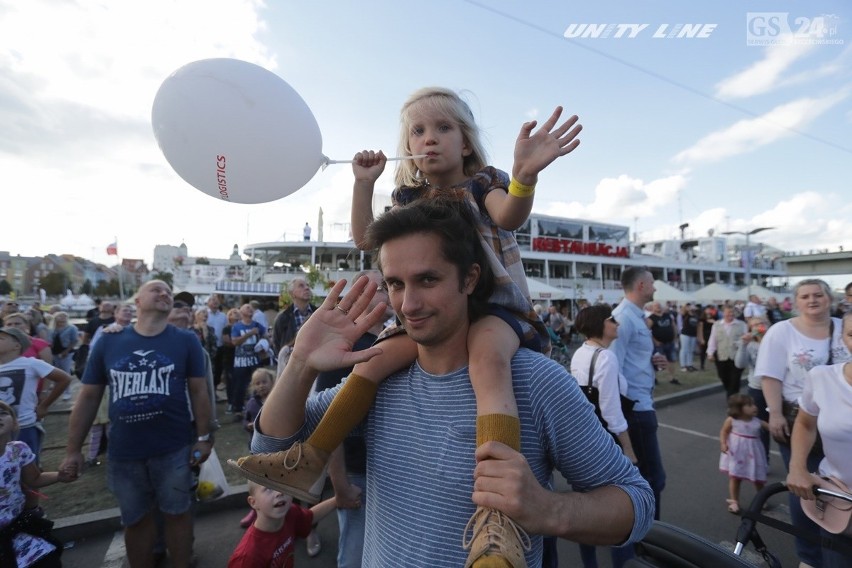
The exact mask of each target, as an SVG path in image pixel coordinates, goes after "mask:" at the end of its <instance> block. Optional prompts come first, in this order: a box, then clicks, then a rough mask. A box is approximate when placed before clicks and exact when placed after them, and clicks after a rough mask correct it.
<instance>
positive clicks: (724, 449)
mask: <svg viewBox="0 0 852 568" xmlns="http://www.w3.org/2000/svg"><path fill="white" fill-rule="evenodd" d="M722 453H723V454H727V453H728V444H722Z"/></svg>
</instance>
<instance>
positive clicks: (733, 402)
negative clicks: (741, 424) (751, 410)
mask: <svg viewBox="0 0 852 568" xmlns="http://www.w3.org/2000/svg"><path fill="white" fill-rule="evenodd" d="M749 404H754V399H753V398H752V397H751V396H750V395H747V394H732V395H731V396H729V397H728V416H730V417H731V418H739V417H740V416H742V415H743V407H745V406H747V405H749Z"/></svg>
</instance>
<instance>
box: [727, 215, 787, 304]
mask: <svg viewBox="0 0 852 568" xmlns="http://www.w3.org/2000/svg"><path fill="white" fill-rule="evenodd" d="M774 228H775V227H758V228H757V229H752V230H751V231H723V232H722V234H723V235H744V236H745V241H746V244H745V250H746V253H748V252H749V251H750V250H751V245H750V243H749V237H751V236H752V235H756V234H757V233H759V232H761V231H768V230H770V229H774ZM740 256H741V257H742V255H740ZM743 264H745V279H746V296H748V297H747V298H746V300H751V255H748V257H747V258H745V262H744V263H743Z"/></svg>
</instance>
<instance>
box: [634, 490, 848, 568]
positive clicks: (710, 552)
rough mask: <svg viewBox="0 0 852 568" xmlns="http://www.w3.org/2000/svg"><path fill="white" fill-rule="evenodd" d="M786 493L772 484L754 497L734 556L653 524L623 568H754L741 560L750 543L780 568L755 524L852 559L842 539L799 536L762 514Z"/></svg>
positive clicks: (667, 526)
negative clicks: (769, 502)
mask: <svg viewBox="0 0 852 568" xmlns="http://www.w3.org/2000/svg"><path fill="white" fill-rule="evenodd" d="M785 491H787V486H786V485H784V484H783V483H780V482H779V483H772V484H770V485H767V486H766V487H764V488H763V489H762V490H761V491H759V492H758V493H757V495H755V497H754V499H753V500H752V502H751V504H750V505H749V507H748V510H747V511H744V512H743V513H742V522H741V523H740V527H739V530H738V531H737V542H736V544H735V547H734V550H733V552H731V551H730V550H728V549H726V548H723V547H721V546H719V545H717V544H714V543H712V542H710V541H708V540H706V539H704V538H702V537H700V536H698V535H695V534H693V533H690V532H688V531H685V530H683V529H681V528H679V527H676V526H673V525H670V524H668V523H663V522H660V521H655V522H654V524H653V526H652V527H651V530H650V531H648V534H647V535H645V538H644V539H642V541H641V542H639V543H637V544H636V558H633V559H631V560H629V561H628V562H627V564H626V566H629V567H632V568H642V567H657V568H663V567H666V568H737V567H740V568H744V567H746V566H751V567H753V566H754V564H752V563H751V562H748V561H747V560H746V559H745V558H743V557H742V556H740V555H741V554H742V552H743V550H744V548H745V546H746V545H747V544H748V543H749V542H751V543H752V544H753V545H754V548H755V550H756V551H757V552H758V553H759V554H760V555H761V556H762V557H763V559H764V560H765V561H766V563H767V565H768V566H770V568H780V567H781V562H780V561H779V560H778V558H777V557H776V556H775V555H773V554H772V553H771V552H770V551H769V550H768V549H767V547H766V544H765V543H764V542H763V539H762V538H761V537H760V534H758V531H757V524H758V523H763V524H765V525H767V526H770V527H772V528H775V529H778V530H780V531H783V532H785V533H787V534H790V535H794V536H799V535H801V536H804V538H807V539H808V540H811V541H813V542H816V543H818V544H819V545H820V546H821V547H823V548H828V549H831V550H836V551H838V552H841V553H843V554H849V555H852V546H849V544H848V541H845V540H844V539H841V538H837V537H832V538H822V537H818V536H814V535H810V534H805V533H802V532H801V531H800V530H799V529H798V528H797V527H794V526H793V525H791V524H789V523H785V522H784V521H780V520H778V519H776V518H773V517H769V516H766V515H764V514H763V513H762V511H763V509H764V506H765V505H766V502H767V500H768V499H769V498H770V497H772V496H773V495H776V494H778V493H782V492H785ZM814 492H815V493H817V494H820V495H824V496H827V497H830V498H834V499H842V500H844V501H848V502H852V498H850V497H849V496H848V495H846V494H843V493H835V492H832V491H826V490H824V489H822V488H818V487H815V488H814Z"/></svg>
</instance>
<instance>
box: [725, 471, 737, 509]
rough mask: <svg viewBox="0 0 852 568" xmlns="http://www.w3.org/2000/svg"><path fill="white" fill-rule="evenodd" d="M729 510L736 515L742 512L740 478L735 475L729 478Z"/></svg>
mask: <svg viewBox="0 0 852 568" xmlns="http://www.w3.org/2000/svg"><path fill="white" fill-rule="evenodd" d="M728 495H729V498H728V499H727V502H728V512H729V513H734V514H735V515H736V514H738V513H739V512H740V480H739V479H736V478H734V477H729V478H728Z"/></svg>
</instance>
